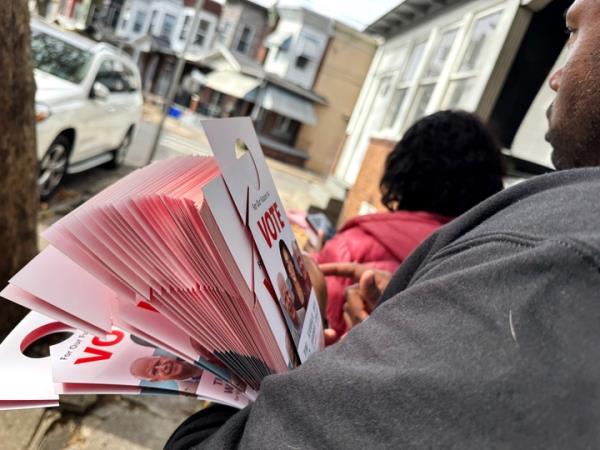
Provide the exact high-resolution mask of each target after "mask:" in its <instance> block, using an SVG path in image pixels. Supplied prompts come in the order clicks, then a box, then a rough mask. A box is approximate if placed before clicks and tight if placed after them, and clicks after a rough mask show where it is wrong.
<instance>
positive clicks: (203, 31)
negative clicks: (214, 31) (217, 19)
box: [194, 19, 210, 47]
mask: <svg viewBox="0 0 600 450" xmlns="http://www.w3.org/2000/svg"><path fill="white" fill-rule="evenodd" d="M209 29H210V22H209V21H208V20H204V19H200V23H199V24H198V31H196V37H195V38H194V45H197V46H199V47H204V43H205V42H206V39H207V37H208V30H209Z"/></svg>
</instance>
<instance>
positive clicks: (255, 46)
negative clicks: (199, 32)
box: [218, 0, 270, 59]
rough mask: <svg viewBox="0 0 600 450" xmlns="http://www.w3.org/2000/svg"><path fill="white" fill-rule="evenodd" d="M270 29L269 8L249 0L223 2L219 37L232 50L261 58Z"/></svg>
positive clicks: (250, 56)
mask: <svg viewBox="0 0 600 450" xmlns="http://www.w3.org/2000/svg"><path fill="white" fill-rule="evenodd" d="M269 31H270V28H269V15H268V10H267V8H265V7H263V6H261V5H258V4H257V3H254V2H251V1H248V0H228V1H227V2H225V3H224V4H223V11H222V13H221V21H220V23H219V37H218V39H219V42H220V43H221V44H223V45H224V46H225V47H226V48H228V49H229V50H231V51H232V52H234V53H238V54H241V55H244V56H247V57H249V58H252V59H260V57H259V52H260V50H261V47H262V43H263V41H264V39H265V37H266V35H267V34H268V33H269Z"/></svg>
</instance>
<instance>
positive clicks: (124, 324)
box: [0, 118, 323, 409]
mask: <svg viewBox="0 0 600 450" xmlns="http://www.w3.org/2000/svg"><path fill="white" fill-rule="evenodd" d="M203 126H204V129H205V131H206V134H207V137H208V140H209V142H210V145H211V147H212V149H213V153H214V155H215V157H200V156H186V157H180V158H175V159H170V160H166V161H160V162H156V163H154V164H152V165H150V166H148V167H145V168H142V169H139V170H137V171H134V172H132V173H131V174H129V175H128V176H127V177H125V178H123V179H121V180H120V181H118V182H117V183H115V184H114V185H112V186H110V187H109V188H107V189H106V190H104V191H102V192H101V193H100V194H98V195H97V196H95V197H94V198H92V199H91V200H89V201H88V202H86V203H84V204H83V205H81V206H80V207H79V208H77V209H76V210H75V211H73V212H72V213H70V214H69V215H67V216H65V217H63V218H62V219H61V220H59V221H58V222H56V223H55V224H54V225H53V226H51V227H50V228H49V229H47V230H46V231H45V232H44V234H43V236H44V238H45V239H46V240H47V241H48V242H49V246H48V247H47V248H46V249H45V250H44V251H42V252H41V253H40V254H39V255H38V256H37V257H36V258H34V259H33V260H32V261H31V262H30V263H29V264H28V265H27V266H25V267H24V268H23V269H22V270H21V271H20V272H19V273H18V274H17V275H15V276H14V277H13V278H12V279H11V280H10V284H9V285H8V286H7V287H6V288H5V289H4V290H3V291H2V292H1V293H0V295H1V296H2V297H5V298H7V299H9V300H11V301H13V302H16V303H19V304H21V305H23V306H25V307H27V308H30V309H32V310H34V312H31V313H30V314H29V315H28V316H27V317H26V318H25V319H24V320H23V321H22V322H21V323H20V324H19V325H18V326H17V327H16V328H15V329H14V330H13V332H12V333H11V334H10V335H9V336H8V337H7V339H6V340H5V341H4V342H3V343H2V344H1V345H0V367H1V370H0V409H12V408H26V407H41V406H55V405H57V404H58V395H59V394H71V393H77V394H81V393H126V394H144V393H153V394H183V395H194V396H197V397H199V398H202V399H206V400H210V401H215V402H219V403H223V404H227V405H232V406H235V407H240V408H241V407H244V406H245V405H246V404H248V402H251V401H252V400H254V399H255V397H256V394H257V391H258V389H259V387H260V382H261V380H262V379H263V378H264V377H265V376H267V375H269V374H274V373H281V372H284V371H286V370H289V369H290V368H293V367H295V366H296V365H298V364H300V363H301V362H303V361H305V360H306V359H307V358H308V357H309V356H310V355H311V354H312V353H314V352H315V351H317V350H318V349H320V348H322V346H323V342H322V335H323V334H322V328H321V327H322V325H321V317H320V314H319V308H318V306H317V302H316V298H315V295H314V292H313V290H312V287H311V285H310V281H309V279H308V274H307V271H306V268H305V267H304V264H303V261H302V257H301V254H300V251H299V249H298V246H297V244H296V241H295V239H294V236H293V234H292V232H291V229H290V225H289V223H288V220H287V218H286V216H285V214H284V209H283V205H282V204H281V200H280V199H279V196H278V194H277V191H276V189H275V186H274V184H273V180H272V178H271V175H270V173H269V171H268V168H267V166H266V163H265V160H264V157H263V155H262V151H261V149H260V145H259V143H258V139H257V137H256V134H255V133H254V130H253V128H252V123H251V121H250V120H249V119H247V118H239V119H222V120H211V121H205V122H204V123H203ZM64 331H66V332H69V333H71V334H70V337H68V338H67V339H66V340H64V341H62V342H61V343H59V344H56V345H53V346H52V347H50V356H48V357H45V358H31V357H28V356H26V355H25V354H24V352H25V351H26V349H27V348H28V347H30V346H31V345H32V344H33V343H35V342H36V341H37V340H39V339H40V338H41V337H44V336H47V335H49V334H53V333H57V332H64Z"/></svg>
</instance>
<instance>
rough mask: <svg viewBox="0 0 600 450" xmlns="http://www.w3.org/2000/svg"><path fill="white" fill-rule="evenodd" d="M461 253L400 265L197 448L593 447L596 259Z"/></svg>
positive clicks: (491, 245)
mask: <svg viewBox="0 0 600 450" xmlns="http://www.w3.org/2000/svg"><path fill="white" fill-rule="evenodd" d="M461 248H462V250H461V251H458V248H457V247H455V248H454V250H455V253H452V252H450V253H448V254H446V255H445V257H443V258H441V257H439V256H438V257H435V258H430V259H429V263H428V264H422V263H421V262H422V260H421V261H415V260H414V258H415V257H421V256H425V255H424V254H422V253H424V252H417V255H416V256H415V255H413V257H411V258H409V260H408V261H407V262H408V264H406V265H402V266H401V268H400V269H399V272H402V273H399V274H397V276H396V277H395V279H394V280H393V283H392V285H393V286H392V287H395V288H398V287H399V286H406V289H404V290H403V291H402V292H398V291H397V290H396V291H395V292H392V291H389V292H388V295H390V298H389V299H388V300H386V301H385V302H383V303H382V304H381V305H380V306H379V307H378V308H377V309H376V310H375V311H374V313H373V314H372V315H371V317H370V318H369V319H367V320H366V321H364V322H363V323H362V324H361V325H359V326H357V327H355V328H353V329H352V331H351V332H350V333H349V334H348V337H347V338H346V339H345V340H343V341H341V342H340V343H338V344H336V345H334V346H333V347H329V348H327V349H326V350H324V351H322V352H320V353H318V354H316V355H314V356H313V357H311V358H310V359H309V360H308V361H307V362H306V363H305V364H303V365H302V366H300V367H299V368H298V369H296V370H293V371H291V372H288V373H285V374H281V375H274V376H269V377H267V378H265V380H264V381H263V384H262V386H261V391H260V394H259V396H258V398H257V401H256V402H255V403H254V404H253V405H252V406H250V407H248V408H247V409H245V410H244V411H242V412H240V413H238V414H236V415H235V416H234V417H233V418H232V419H231V420H230V421H228V422H226V423H225V424H224V425H223V427H221V428H220V429H219V430H218V432H216V433H215V434H214V435H212V437H211V438H210V439H208V440H206V441H204V443H203V444H202V445H201V446H199V447H198V448H208V449H222V448H241V449H282V448H303V449H304V448H344V449H361V450H364V449H365V448H369V449H378V448H490V447H498V448H503V447H506V448H597V447H598V445H600V427H598V426H597V424H598V423H599V421H600V386H599V383H598V380H599V379H600V360H599V359H598V358H595V357H593V355H596V354H597V351H598V350H597V349H598V343H599V342H600V313H598V306H597V303H598V301H597V299H598V295H597V293H598V291H599V290H600V271H599V267H598V263H596V262H594V261H593V260H592V259H591V258H590V256H589V255H588V254H586V251H585V250H583V248H582V247H579V248H577V246H575V245H573V244H572V243H570V242H567V243H565V242H564V240H563V241H555V242H545V241H540V240H539V239H535V238H532V239H531V240H527V239H524V238H523V236H520V237H519V240H518V241H514V242H513V241H512V240H507V239H506V238H505V237H502V236H499V237H498V239H492V238H490V237H489V236H487V237H486V240H481V239H479V240H471V241H468V242H467V241H465V242H464V246H463V247H461ZM411 259H412V260H413V261H411ZM411 270H415V271H416V272H411V273H409V272H408V271H411ZM532 274H535V276H532ZM405 280H409V281H408V283H405ZM577 280H580V281H577ZM557 286H560V288H556V287H557Z"/></svg>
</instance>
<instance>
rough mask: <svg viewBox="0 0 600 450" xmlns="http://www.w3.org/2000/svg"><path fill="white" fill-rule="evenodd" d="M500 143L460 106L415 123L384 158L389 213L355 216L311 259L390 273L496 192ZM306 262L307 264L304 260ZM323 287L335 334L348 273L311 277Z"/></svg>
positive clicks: (339, 330) (342, 324)
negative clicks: (416, 249)
mask: <svg viewBox="0 0 600 450" xmlns="http://www.w3.org/2000/svg"><path fill="white" fill-rule="evenodd" d="M503 173H504V171H503V163H502V157H501V152H500V148H499V147H498V145H497V144H496V142H495V140H494V138H493V136H492V134H491V133H490V131H489V130H488V129H487V128H486V126H485V125H484V124H483V123H482V122H481V121H480V120H479V119H478V118H477V117H476V116H475V115H473V114H470V113H467V112H464V111H440V112H437V113H434V114H431V115H429V116H427V117H424V118H422V119H420V120H418V121H417V122H415V123H414V124H413V125H412V126H411V127H410V128H409V129H408V130H407V131H406V133H405V134H404V136H403V138H402V139H401V140H400V141H399V142H398V143H397V144H396V146H395V148H394V149H393V151H392V152H391V153H390V154H389V155H388V157H387V159H386V162H385V168H384V173H383V176H382V178H381V182H380V189H381V193H382V198H381V199H382V203H383V204H384V205H385V207H386V208H387V209H388V210H389V211H388V212H377V213H374V214H367V215H362V216H358V217H355V218H353V219H351V220H349V221H348V222H346V223H345V224H344V225H343V226H342V227H341V228H340V230H339V231H338V233H337V234H336V235H335V236H334V237H333V238H332V239H331V240H329V241H327V242H326V243H325V246H324V247H323V248H322V250H321V251H319V252H318V253H314V254H312V255H311V256H312V257H313V259H314V260H315V262H316V263H317V264H325V263H344V262H352V263H362V264H365V265H367V266H369V267H371V268H373V269H379V270H383V271H387V272H394V271H395V270H396V269H397V268H398V266H399V265H400V263H402V261H404V260H405V259H406V258H407V256H408V255H409V254H410V253H412V251H413V250H414V249H415V248H416V247H417V246H418V245H419V244H420V243H421V242H422V241H423V240H425V238H427V237H428V236H429V235H430V234H431V233H433V232H434V231H435V230H437V229H438V228H439V227H441V226H442V225H444V224H446V223H447V222H449V221H450V220H451V219H452V218H454V217H457V216H459V215H461V214H462V213H464V212H466V211H467V210H469V209H470V208H472V207H473V206H475V205H477V204H478V203H480V202H481V201H482V200H485V199H486V198H488V197H490V196H491V195H493V194H495V193H497V192H499V191H500V190H502V188H503V185H502V175H503ZM309 264H310V262H309ZM314 274H315V271H311V275H313V280H312V281H313V284H314V285H315V287H318V286H319V285H320V284H322V283H325V284H326V291H327V299H326V305H324V304H323V303H324V301H323V299H321V303H322V304H321V309H322V310H324V311H325V315H326V318H327V322H328V326H329V327H330V328H333V329H334V330H335V332H336V334H337V336H342V335H343V334H344V333H345V331H346V329H347V323H346V322H347V319H345V318H344V291H345V289H346V288H347V287H348V286H349V285H350V284H351V280H349V279H348V278H347V277H340V276H325V278H324V280H323V278H322V276H321V274H319V273H318V271H317V275H316V276H314Z"/></svg>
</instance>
